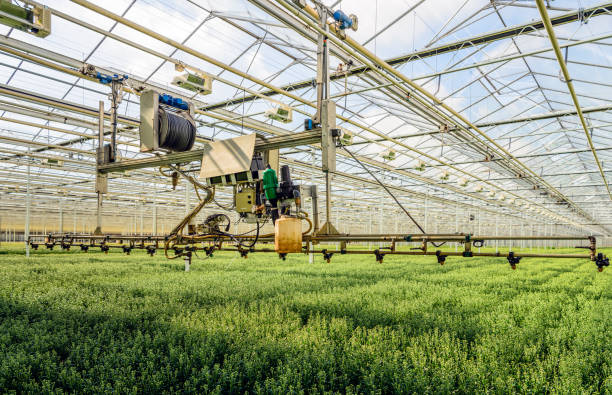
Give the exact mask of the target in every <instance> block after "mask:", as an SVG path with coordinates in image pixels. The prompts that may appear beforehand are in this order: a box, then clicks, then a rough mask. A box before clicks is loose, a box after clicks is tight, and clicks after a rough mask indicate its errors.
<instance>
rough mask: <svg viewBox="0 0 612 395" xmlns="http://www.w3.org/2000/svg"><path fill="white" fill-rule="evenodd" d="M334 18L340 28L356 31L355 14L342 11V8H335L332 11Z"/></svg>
mask: <svg viewBox="0 0 612 395" xmlns="http://www.w3.org/2000/svg"><path fill="white" fill-rule="evenodd" d="M334 20H335V21H336V22H338V27H339V28H340V30H344V29H353V30H354V31H357V16H355V15H353V14H351V15H350V16H349V15H346V14H345V13H344V12H342V10H337V11H336V12H334Z"/></svg>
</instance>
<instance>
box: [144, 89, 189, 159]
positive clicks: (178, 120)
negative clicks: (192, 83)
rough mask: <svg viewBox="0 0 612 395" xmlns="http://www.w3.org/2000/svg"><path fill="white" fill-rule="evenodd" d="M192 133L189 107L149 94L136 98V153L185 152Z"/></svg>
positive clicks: (174, 100) (170, 97)
mask: <svg viewBox="0 0 612 395" xmlns="http://www.w3.org/2000/svg"><path fill="white" fill-rule="evenodd" d="M196 131H197V129H196V124H195V121H194V119H193V106H192V104H191V103H188V102H186V101H183V100H182V99H180V98H176V97H172V96H170V95H167V94H162V95H160V94H159V93H158V92H155V91H153V90H147V91H145V92H143V93H142V95H141V96H140V152H151V151H156V150H164V151H170V152H183V151H189V150H190V149H191V148H193V144H194V143H195V139H196Z"/></svg>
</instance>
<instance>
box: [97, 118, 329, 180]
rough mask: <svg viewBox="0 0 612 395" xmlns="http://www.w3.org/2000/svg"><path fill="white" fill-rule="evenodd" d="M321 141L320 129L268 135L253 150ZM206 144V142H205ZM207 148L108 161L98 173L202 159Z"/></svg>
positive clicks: (257, 142) (256, 143)
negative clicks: (113, 161) (114, 161)
mask: <svg viewBox="0 0 612 395" xmlns="http://www.w3.org/2000/svg"><path fill="white" fill-rule="evenodd" d="M319 142H321V130H320V129H317V130H309V131H306V132H300V133H293V134H288V135H283V136H274V137H268V138H266V139H262V138H258V139H257V140H256V142H255V151H268V150H274V149H280V148H288V147H296V146H300V145H308V144H315V143H319ZM205 144H206V143H205ZM207 151H208V148H207V147H206V145H205V147H204V148H202V149H197V150H192V151H187V152H177V153H172V154H167V155H163V156H153V157H150V158H142V159H129V160H122V161H120V162H116V163H109V164H105V165H100V166H98V171H99V172H100V173H103V174H104V173H113V172H121V171H128V170H135V169H143V168H146V167H159V166H164V165H170V164H178V163H190V162H195V161H200V160H202V156H203V155H204V153H205V152H207Z"/></svg>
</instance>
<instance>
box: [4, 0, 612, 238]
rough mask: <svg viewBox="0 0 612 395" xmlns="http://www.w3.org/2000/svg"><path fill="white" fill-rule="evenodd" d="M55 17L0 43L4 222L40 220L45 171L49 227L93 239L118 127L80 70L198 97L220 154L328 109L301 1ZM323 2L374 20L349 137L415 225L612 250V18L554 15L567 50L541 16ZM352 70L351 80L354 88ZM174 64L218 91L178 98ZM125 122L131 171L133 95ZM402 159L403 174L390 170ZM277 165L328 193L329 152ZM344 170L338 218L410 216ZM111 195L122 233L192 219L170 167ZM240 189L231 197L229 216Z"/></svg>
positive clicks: (71, 9)
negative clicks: (569, 240) (286, 110)
mask: <svg viewBox="0 0 612 395" xmlns="http://www.w3.org/2000/svg"><path fill="white" fill-rule="evenodd" d="M16 3H18V4H22V2H21V1H16ZM41 3H43V4H45V5H47V6H48V7H49V8H50V9H51V11H52V13H53V20H52V24H53V27H52V33H51V35H49V36H48V37H46V38H44V39H43V38H38V37H35V36H32V35H29V34H27V33H24V32H21V31H18V30H15V29H10V28H9V27H6V26H0V215H2V217H3V223H4V224H10V226H12V227H19V226H20V225H19V224H22V223H23V221H24V218H25V217H24V212H25V206H26V203H27V199H28V197H27V196H28V194H27V191H26V187H25V183H26V181H25V180H26V177H27V172H28V165H29V168H30V174H31V188H30V199H31V204H32V210H33V211H32V213H33V217H32V221H33V225H37V224H38V225H40V224H41V223H42V222H44V221H48V222H47V223H51V222H53V220H52V219H50V218H57V215H58V213H59V212H60V211H62V212H63V211H66V212H69V213H72V214H73V215H74V217H75V218H74V220H75V223H76V221H77V217H79V218H87V220H86V221H88V225H87V227H86V228H87V229H91V228H92V227H93V226H94V225H95V222H94V223H90V222H91V218H93V216H94V215H95V207H96V194H95V192H94V183H95V168H96V165H95V147H96V138H97V114H96V111H97V108H98V102H99V101H100V100H105V103H106V109H107V110H108V108H109V101H108V94H109V92H110V89H109V87H108V86H107V85H103V84H99V83H97V82H95V81H91V80H89V79H87V78H83V76H82V75H80V72H79V68H80V67H81V66H82V65H83V63H87V64H91V65H94V66H96V67H98V68H99V69H102V70H107V71H109V72H114V73H119V74H127V75H129V79H128V82H129V84H134V85H138V84H142V83H145V84H150V85H153V86H156V87H157V88H158V89H160V90H164V91H167V92H170V93H175V94H180V95H184V96H188V95H189V97H191V98H192V100H193V101H194V102H195V103H196V105H197V107H198V109H199V110H198V114H197V119H198V120H199V121H200V122H199V127H198V135H199V136H200V137H202V138H206V139H211V138H212V139H224V138H230V137H235V136H237V135H240V134H248V133H259V134H261V135H264V136H266V135H280V134H287V133H294V132H297V131H301V130H303V122H304V119H306V118H309V117H312V115H313V114H314V112H315V108H314V105H315V104H316V89H315V87H314V78H315V76H316V34H317V32H316V30H315V29H314V28H313V26H312V24H314V23H315V22H314V20H312V19H309V18H310V17H309V16H308V15H307V14H306V13H304V12H303V11H300V9H299V8H298V7H296V6H295V3H294V2H293V1H292V0H284V1H282V0H279V1H274V0H227V1H213V0H187V1H178V0H177V1H162V0H112V1H92V2H87V1H84V0H78V1H68V0H55V1H50V0H46V1H41ZM324 3H325V4H326V5H327V6H330V7H331V8H333V9H336V8H341V9H343V11H345V12H346V13H352V14H355V15H357V16H358V18H359V29H358V30H357V31H356V32H353V31H349V32H348V35H349V36H350V37H351V38H352V39H353V40H354V41H355V42H357V43H359V44H361V45H362V46H363V47H365V48H366V49H367V51H368V52H370V53H372V54H374V55H375V56H376V57H377V58H373V57H372V56H369V55H368V54H367V53H366V52H365V51H362V50H361V48H360V47H355V46H351V45H350V44H349V43H347V42H341V41H339V42H335V41H334V40H331V42H330V45H331V47H330V48H331V53H332V56H331V58H332V59H331V66H332V67H331V69H330V72H331V73H332V76H333V77H332V84H331V92H330V93H331V96H332V98H333V99H334V100H335V101H336V104H337V111H338V113H337V115H338V123H339V124H340V126H342V127H343V128H345V129H346V130H348V131H350V132H351V133H353V134H354V135H355V138H354V142H353V145H351V146H349V147H348V149H349V150H350V151H351V152H352V153H353V154H355V155H356V156H357V157H358V158H359V159H360V160H361V161H362V162H364V163H365V164H366V165H367V166H368V167H369V168H370V169H371V170H372V171H374V172H376V174H377V175H378V176H379V177H380V178H381V179H382V180H383V181H384V182H385V184H387V185H388V186H389V187H390V188H391V189H392V191H393V192H394V193H395V194H396V195H397V196H398V198H399V199H400V200H401V201H402V202H404V203H405V204H406V206H407V207H409V208H410V210H411V211H412V212H414V213H415V215H416V216H417V217H419V218H421V219H422V220H426V218H427V217H428V215H429V218H428V219H427V221H429V222H428V223H427V224H428V226H427V227H428V228H429V229H432V231H433V229H434V227H435V230H436V231H439V232H445V231H453V232H454V231H457V230H462V229H456V227H458V226H459V225H457V221H458V220H457V218H455V217H456V216H457V215H461V216H462V217H461V218H462V219H460V220H459V221H463V214H466V213H478V218H479V220H480V216H481V215H482V218H483V221H484V222H486V223H488V224H489V225H492V224H493V221H498V220H499V221H502V222H504V221H505V222H507V221H511V222H512V223H516V224H518V223H520V224H526V225H527V226H528V225H529V224H531V225H533V224H536V225H538V226H541V225H544V224H555V225H556V226H558V227H559V228H558V229H562V232H563V233H568V232H569V233H581V234H599V235H601V234H603V235H610V234H612V210H611V209H610V208H611V207H612V195H611V194H610V189H609V186H608V184H609V182H610V178H611V175H612V103H610V101H609V97H610V96H612V78H611V77H612V3H609V2H601V1H586V0H583V1H568V0H556V1H547V2H546V4H547V10H546V12H547V15H548V17H549V19H550V21H551V25H552V28H553V29H554V32H555V37H551V36H550V35H549V33H548V31H547V26H546V24H545V23H542V19H543V16H542V14H541V12H540V11H539V10H538V7H537V5H536V1H534V0H492V1H489V0H478V1H467V0H461V1H450V0H444V1H442V0H385V1H382V0H380V1H378V0H359V1H344V2H343V1H340V0H339V1H332V0H326V1H325V2H324ZM555 46H557V47H558V49H559V54H560V55H561V56H562V62H563V63H564V67H565V68H566V70H567V73H568V75H569V76H570V79H569V80H568V79H567V78H566V76H565V75H564V73H563V68H564V67H562V65H561V63H560V62H559V59H558V57H557V54H556V53H555V51H554V48H555ZM376 59H384V60H385V61H386V64H388V65H390V66H391V67H392V68H393V70H392V71H390V70H388V69H386V68H384V67H383V66H382V61H381V62H378V61H377V60H376ZM349 60H350V61H351V62H352V66H351V67H350V68H349V69H348V71H346V72H343V71H342V72H338V71H337V65H338V64H340V63H346V62H347V61H349ZM368 63H371V64H368ZM176 64H185V65H189V66H190V67H192V68H197V69H200V70H202V71H204V72H206V73H209V74H211V75H214V76H215V81H214V82H213V93H212V94H210V95H206V96H201V95H196V96H193V94H191V93H190V92H189V91H184V90H181V89H180V88H177V87H175V86H172V85H171V84H170V82H171V81H172V79H173V77H174V76H176V75H177V73H178V72H177V71H176V69H175V65H176ZM371 65H373V66H374V67H370V66H371ZM128 87H129V86H128ZM572 92H573V93H575V94H574V95H573V94H572ZM298 99H299V100H298ZM278 102H282V103H285V104H288V105H290V106H292V107H293V108H294V117H293V118H294V120H293V122H292V123H290V124H281V123H278V122H274V121H271V120H269V119H268V118H266V117H265V116H264V112H265V110H266V109H268V108H270V107H271V106H273V105H275V103H278ZM120 115H121V117H120V122H119V123H120V124H119V128H120V131H119V135H118V139H119V152H120V155H121V157H122V158H139V157H145V156H147V154H141V153H140V152H139V151H138V130H137V124H138V117H139V102H138V95H137V93H136V92H134V93H129V92H128V93H126V94H125V95H124V96H123V101H122V103H121V105H120ZM389 149H392V150H393V151H395V152H396V157H395V159H393V160H385V159H384V158H383V157H382V154H384V153H385V152H387V151H388V150H389ZM281 154H282V161H283V163H287V164H289V165H290V166H291V167H292V170H293V172H294V175H295V177H296V178H297V179H298V180H299V181H300V182H301V183H316V184H319V185H320V189H321V190H323V179H322V172H321V171H320V160H321V156H320V151H319V150H318V148H317V147H316V146H301V147H295V148H292V149H284V150H282V151H281ZM48 159H60V160H62V161H63V166H61V167H57V166H52V165H50V164H49V163H48V161H47V160H48ZM337 160H338V172H337V174H335V175H334V191H333V204H334V207H335V214H334V215H336V216H337V220H338V221H344V222H348V223H353V224H359V223H362V222H364V221H365V220H364V217H365V215H364V214H365V213H368V212H369V213H370V214H371V213H372V210H373V208H376V210H377V213H378V212H379V211H378V210H379V208H383V209H382V210H381V211H382V212H383V213H384V214H382V215H383V216H384V215H387V218H388V219H390V218H393V217H394V216H398V215H400V214H399V211H398V208H397V207H396V206H395V205H394V204H393V202H392V200H391V199H390V197H389V196H387V195H386V194H385V192H384V191H383V190H382V188H380V187H379V186H378V185H377V184H376V182H374V180H373V179H372V178H371V177H370V175H369V174H368V173H367V172H365V171H364V170H363V168H362V167H361V166H360V165H359V164H358V163H356V162H355V161H354V160H353V159H352V158H351V157H350V156H349V155H348V154H346V153H345V152H343V151H342V150H339V151H338V157H337ZM422 164H425V168H424V170H421V169H417V168H418V167H419V165H422ZM192 165H193V166H192V167H193V168H194V169H195V168H197V166H198V164H197V163H194V164H192ZM446 173H448V179H443V178H444V177H441V175H443V174H446ZM458 181H464V182H463V183H464V184H465V181H467V185H466V186H461V185H459V184H460V183H461V182H458ZM109 189H110V190H109V192H110V193H109V194H108V195H107V196H106V197H105V204H104V210H105V215H106V216H108V218H109V221H112V222H113V223H116V224H118V226H120V227H122V228H123V229H125V230H126V231H128V228H129V229H131V231H134V230H135V229H136V227H135V226H134V224H133V221H132V219H133V218H135V217H137V216H140V215H146V216H147V217H148V218H149V217H150V216H151V215H152V214H151V213H152V212H153V208H155V210H158V209H159V210H161V213H162V214H160V215H162V216H163V217H164V218H166V219H167V221H168V226H170V224H171V223H172V222H176V221H178V220H179V219H180V218H181V217H182V215H183V214H184V208H183V207H184V204H185V196H186V193H185V191H184V185H180V186H179V187H178V188H177V190H176V191H173V190H172V189H171V187H170V184H169V180H168V179H167V178H165V177H163V176H161V175H160V174H159V172H158V171H157V169H147V170H135V171H131V172H129V173H127V174H115V175H112V176H111V181H110V185H109ZM228 192H229V191H227V192H224V191H219V193H218V201H219V203H220V204H226V203H228V202H229V199H230V194H229V193H228ZM187 193H188V192H187ZM191 199H192V200H193V199H194V198H193V197H192V198H191ZM211 209H212V208H211ZM214 209H218V207H214ZM426 211H427V212H428V213H429V214H426ZM459 213H461V214H459ZM370 217H371V215H370ZM379 220H380V223H381V224H382V223H383V221H382V219H379ZM41 221H42V222H41ZM78 221H79V223H81V221H82V220H81V219H79V220H78ZM83 221H85V220H83ZM396 221H397V219H396ZM400 221H404V219H403V218H402V219H400ZM434 223H436V225H433V224H434ZM1 226H2V224H0V227H1ZM521 226H523V225H521ZM79 227H80V225H79ZM66 228H68V229H69V230H70V229H71V228H72V227H70V226H66ZM75 229H76V225H75ZM166 229H169V228H166ZM506 229H507V228H506ZM521 229H523V228H521ZM542 229H545V228H541V227H540V228H537V229H536V230H535V231H536V233H537V232H538V231H539V230H542ZM489 231H495V230H493V229H492V228H491V229H489ZM531 231H532V232H533V231H534V230H533V227H532V229H531ZM501 232H502V233H503V232H504V229H502V230H501Z"/></svg>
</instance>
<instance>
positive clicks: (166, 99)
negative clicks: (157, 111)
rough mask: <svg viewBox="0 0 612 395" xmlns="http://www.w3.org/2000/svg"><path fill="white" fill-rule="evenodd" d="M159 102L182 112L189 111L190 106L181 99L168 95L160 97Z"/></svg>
mask: <svg viewBox="0 0 612 395" xmlns="http://www.w3.org/2000/svg"><path fill="white" fill-rule="evenodd" d="M159 102H160V103H162V104H165V105H167V106H170V107H175V108H178V109H180V110H185V111H187V110H189V104H187V102H185V101H183V100H182V99H181V98H179V97H172V96H170V95H168V94H165V93H164V94H162V95H159Z"/></svg>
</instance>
